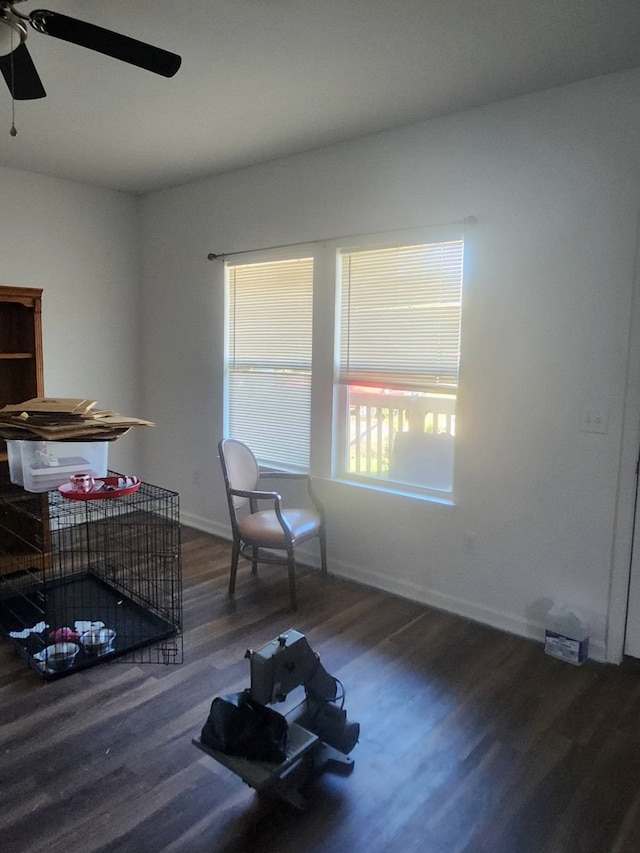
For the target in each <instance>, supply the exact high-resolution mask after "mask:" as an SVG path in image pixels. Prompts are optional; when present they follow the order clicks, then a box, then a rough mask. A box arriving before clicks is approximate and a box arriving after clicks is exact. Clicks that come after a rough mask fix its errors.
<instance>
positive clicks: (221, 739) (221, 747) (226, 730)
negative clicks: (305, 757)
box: [200, 690, 289, 763]
mask: <svg viewBox="0 0 640 853" xmlns="http://www.w3.org/2000/svg"><path fill="white" fill-rule="evenodd" d="M288 731H289V725H288V723H287V720H286V718H285V717H284V716H283V715H282V714H279V713H278V712H277V711H274V710H273V708H269V707H267V706H266V705H261V704H260V703H259V702H254V701H253V699H251V696H250V693H249V691H248V690H245V691H243V692H242V693H233V694H231V695H229V696H217V697H216V698H215V699H214V700H213V702H212V703H211V710H210V711H209V716H208V717H207V721H206V723H205V724H204V726H203V727H202V732H201V734H200V740H201V741H202V743H203V744H204V745H205V746H208V747H209V748H210V749H215V750H217V751H218V752H223V753H224V754H225V755H236V756H238V757H240V758H250V759H251V760H253V761H272V762H277V763H280V762H282V761H284V760H285V758H286V756H287V739H288Z"/></svg>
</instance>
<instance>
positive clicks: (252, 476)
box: [218, 438, 260, 509]
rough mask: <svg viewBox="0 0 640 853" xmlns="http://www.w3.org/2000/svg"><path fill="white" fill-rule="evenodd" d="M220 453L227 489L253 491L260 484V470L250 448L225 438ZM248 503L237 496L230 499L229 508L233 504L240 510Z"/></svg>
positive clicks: (245, 499) (219, 449)
mask: <svg viewBox="0 0 640 853" xmlns="http://www.w3.org/2000/svg"><path fill="white" fill-rule="evenodd" d="M218 452H219V454H220V462H221V464H222V473H223V474H224V481H225V486H226V488H227V489H230V488H231V489H244V490H246V491H253V490H254V489H255V488H256V485H257V483H258V477H259V476H260V469H259V467H258V463H257V461H256V457H255V456H254V455H253V453H252V452H251V450H250V448H249V447H247V445H246V444H243V443H242V442H241V441H237V440H236V439H234V438H223V439H222V441H220V442H219V443H218ZM247 503H248V498H240V497H237V496H236V495H232V496H230V498H229V506H230V507H231V504H233V508H234V509H240V508H241V507H243V506H244V505H245V504H247Z"/></svg>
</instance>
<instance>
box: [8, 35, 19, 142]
mask: <svg viewBox="0 0 640 853" xmlns="http://www.w3.org/2000/svg"><path fill="white" fill-rule="evenodd" d="M13 36H14V29H13V27H12V28H11V54H10V59H11V130H10V131H9V134H10V136H17V135H18V131H17V130H16V100H15V98H14V97H13V92H14V85H15V69H14V65H13V52H14V47H13Z"/></svg>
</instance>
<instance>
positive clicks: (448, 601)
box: [180, 512, 607, 663]
mask: <svg viewBox="0 0 640 853" xmlns="http://www.w3.org/2000/svg"><path fill="white" fill-rule="evenodd" d="M180 520H181V522H182V524H185V525H187V526H188V527H194V528H195V529H196V530H202V531H203V532H205V533H210V534H211V535H212V536H219V537H220V538H221V539H227V540H229V541H231V527H230V526H229V525H220V524H216V523H214V522H212V521H210V520H209V519H205V518H201V517H200V516H196V515H192V514H190V513H184V512H183V513H181V516H180ZM301 557H302V559H301V560H300V563H301V564H303V565H307V566H311V567H312V568H319V567H320V563H319V561H318V558H317V555H316V554H315V553H312V552H310V551H309V552H307V551H304V550H302V551H301ZM329 574H331V575H334V576H335V577H338V578H344V580H352V581H354V582H356V583H359V584H362V585H363V586H369V587H372V588H373V589H379V590H381V591H382V592H388V593H391V594H392V595H397V596H400V598H407V599H409V600H410V601H416V602H418V603H419V604H425V605H426V606H428V607H434V608H436V609H437V610H444V611H446V612H447V613H453V614H455V615H456V616H462V617H463V618H465V619H471V620H472V621H474V622H480V623H481V624H483V625H489V626H490V627H491V628H497V629H498V630H500V631H506V632H507V633H509V634H515V635H516V636H518V637H525V638H526V639H528V640H534V641H535V642H539V643H540V644H541V645H542V644H543V643H544V634H545V627H546V626H545V625H544V624H542V623H539V622H532V621H531V620H528V619H523V618H522V617H521V616H516V615H514V614H512V613H506V612H504V611H501V610H495V609H493V608H491V607H486V606H485V605H482V604H478V603H476V602H474V601H469V600H468V599H464V598H459V597H457V596H452V595H443V594H442V593H440V592H437V591H436V590H432V589H428V588H427V587H423V586H419V585H418V584H415V583H413V582H411V581H406V580H403V579H402V578H394V577H390V576H389V575H383V574H379V573H376V572H368V571H364V570H363V569H362V568H361V567H359V566H354V565H350V564H348V563H344V562H342V561H340V560H335V559H331V561H330V564H329ZM541 651H542V650H541ZM589 657H590V658H592V659H593V660H596V661H600V662H603V663H604V662H606V661H607V655H606V648H605V644H604V643H603V642H594V641H593V640H590V642H589Z"/></svg>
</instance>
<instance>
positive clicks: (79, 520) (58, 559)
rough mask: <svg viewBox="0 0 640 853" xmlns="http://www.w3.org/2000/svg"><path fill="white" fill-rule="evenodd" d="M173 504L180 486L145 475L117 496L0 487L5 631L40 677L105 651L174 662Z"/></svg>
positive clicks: (178, 601) (177, 573)
mask: <svg viewBox="0 0 640 853" xmlns="http://www.w3.org/2000/svg"><path fill="white" fill-rule="evenodd" d="M110 475H111V476H118V475H113V472H110ZM179 514H180V512H179V495H178V494H177V493H176V492H172V491H169V490H167V489H162V488H159V487H158V486H152V485H150V484H148V483H141V484H140V488H139V489H138V491H136V492H134V493H132V494H126V495H122V496H119V497H114V498H103V499H92V500H77V499H76V500H70V499H68V498H66V497H64V496H63V495H62V494H61V493H60V492H58V491H52V492H48V493H47V494H39V495H36V494H34V495H30V494H27V493H25V492H24V491H21V492H20V495H19V497H18V496H17V495H16V494H13V495H11V494H7V495H3V496H2V497H0V565H1V566H2V574H0V632H1V633H2V635H3V636H4V637H5V638H7V639H8V640H10V641H11V642H12V643H13V644H14V645H15V647H16V648H17V650H18V651H19V652H20V653H21V654H22V655H23V656H24V657H25V658H26V660H27V661H28V662H29V664H30V665H31V666H32V667H33V668H34V669H35V670H36V671H37V672H38V673H39V674H40V675H41V676H42V677H43V678H45V679H53V678H58V677H60V676H63V675H68V674H69V673H71V672H74V671H77V670H79V669H83V668H85V667H88V666H93V665H94V664H96V663H100V662H103V661H105V660H114V659H117V660H120V661H128V662H134V663H165V664H171V663H181V662H182V636H181V627H182V565H181V557H180V523H179ZM34 522H37V523H34Z"/></svg>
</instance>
